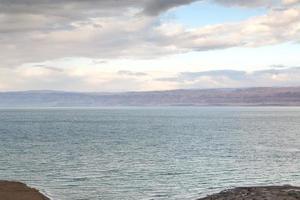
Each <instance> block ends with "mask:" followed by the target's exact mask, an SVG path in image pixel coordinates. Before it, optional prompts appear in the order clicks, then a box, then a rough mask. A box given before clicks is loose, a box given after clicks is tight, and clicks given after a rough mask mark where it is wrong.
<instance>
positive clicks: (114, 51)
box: [0, 0, 300, 92]
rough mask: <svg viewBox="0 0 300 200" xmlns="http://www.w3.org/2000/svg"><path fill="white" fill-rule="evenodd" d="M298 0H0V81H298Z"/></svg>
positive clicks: (151, 86) (118, 86)
mask: <svg viewBox="0 0 300 200" xmlns="http://www.w3.org/2000/svg"><path fill="white" fill-rule="evenodd" d="M299 42H300V0H251V1H249V0H84V1H83V0H0V50H1V53H0V91H16V90H68V91H111V92H114V91H146V90H169V89H179V88H224V87H252V86H258V87H259V86H300V43H299Z"/></svg>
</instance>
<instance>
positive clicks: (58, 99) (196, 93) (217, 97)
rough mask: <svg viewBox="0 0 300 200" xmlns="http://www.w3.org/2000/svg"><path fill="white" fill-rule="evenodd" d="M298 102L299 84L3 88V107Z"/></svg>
mask: <svg viewBox="0 0 300 200" xmlns="http://www.w3.org/2000/svg"><path fill="white" fill-rule="evenodd" d="M189 105H191V106H192V105H194V106H213V105H216V106H256V105H257V106H263V105H264V106H273V105H278V106H298V105H300V87H282V88H272V87H270V88H266V87H265V88H243V89H196V90H171V91H152V92H124V93H95V92H90V93H82V92H63V91H23V92H1V93H0V106H1V107H102V106H189Z"/></svg>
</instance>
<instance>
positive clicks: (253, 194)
mask: <svg viewBox="0 0 300 200" xmlns="http://www.w3.org/2000/svg"><path fill="white" fill-rule="evenodd" d="M254 199H255V200H299V199H300V187H296V186H291V185H283V186H257V187H256V186H253V187H236V188H233V189H228V190H223V191H221V192H219V193H216V194H212V195H208V196H206V197H204V198H200V199H197V200H254Z"/></svg>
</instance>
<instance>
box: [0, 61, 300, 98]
mask: <svg viewBox="0 0 300 200" xmlns="http://www.w3.org/2000/svg"><path fill="white" fill-rule="evenodd" d="M60 69H61V68H60ZM0 74H1V76H0V90H1V91H9V90H67V91H102V92H120V91H152V90H172V89H197V88H202V89H204V88H243V87H273V86H276V87H283V86H300V67H286V66H282V67H281V68H273V67H271V68H270V69H266V70H261V71H252V72H247V71H238V70H215V71H201V72H181V73H179V74H177V75H173V76H169V75H168V74H167V73H164V72H151V71H146V72H141V71H125V70H123V71H103V70H102V69H101V68H97V67H92V68H91V67H84V66H81V67H64V68H63V70H56V68H52V67H49V66H47V65H46V66H43V65H41V66H22V67H17V68H14V69H7V68H0Z"/></svg>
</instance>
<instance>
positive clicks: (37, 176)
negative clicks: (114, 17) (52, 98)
mask: <svg viewBox="0 0 300 200" xmlns="http://www.w3.org/2000/svg"><path fill="white" fill-rule="evenodd" d="M299 136H300V108H283V107H281V108H275V107H274V108H264V107H259V108H237V107H235V108H229V107H227V108H214V107H162V108H102V109H99V108H98V109H67V108H65V109H0V179H6V180H20V181H24V182H26V183H28V184H30V185H32V186H36V187H38V188H40V189H42V191H44V192H46V193H47V194H49V195H50V196H51V197H52V198H53V199H57V200H70V199H72V200H84V199H86V200H96V199H97V200H98V199H101V200H102V199H103V200H126V199H128V200H135V199H138V200H140V199H145V200H146V199H147V200H150V199H159V200H160V199H171V200H175V199H176V200H177V199H186V200H190V199H196V198H198V197H202V196H204V195H206V194H208V193H211V192H216V191H219V190H222V189H226V188H230V187H234V186H246V185H248V186H250V185H269V184H294V185H300V137H299Z"/></svg>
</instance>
